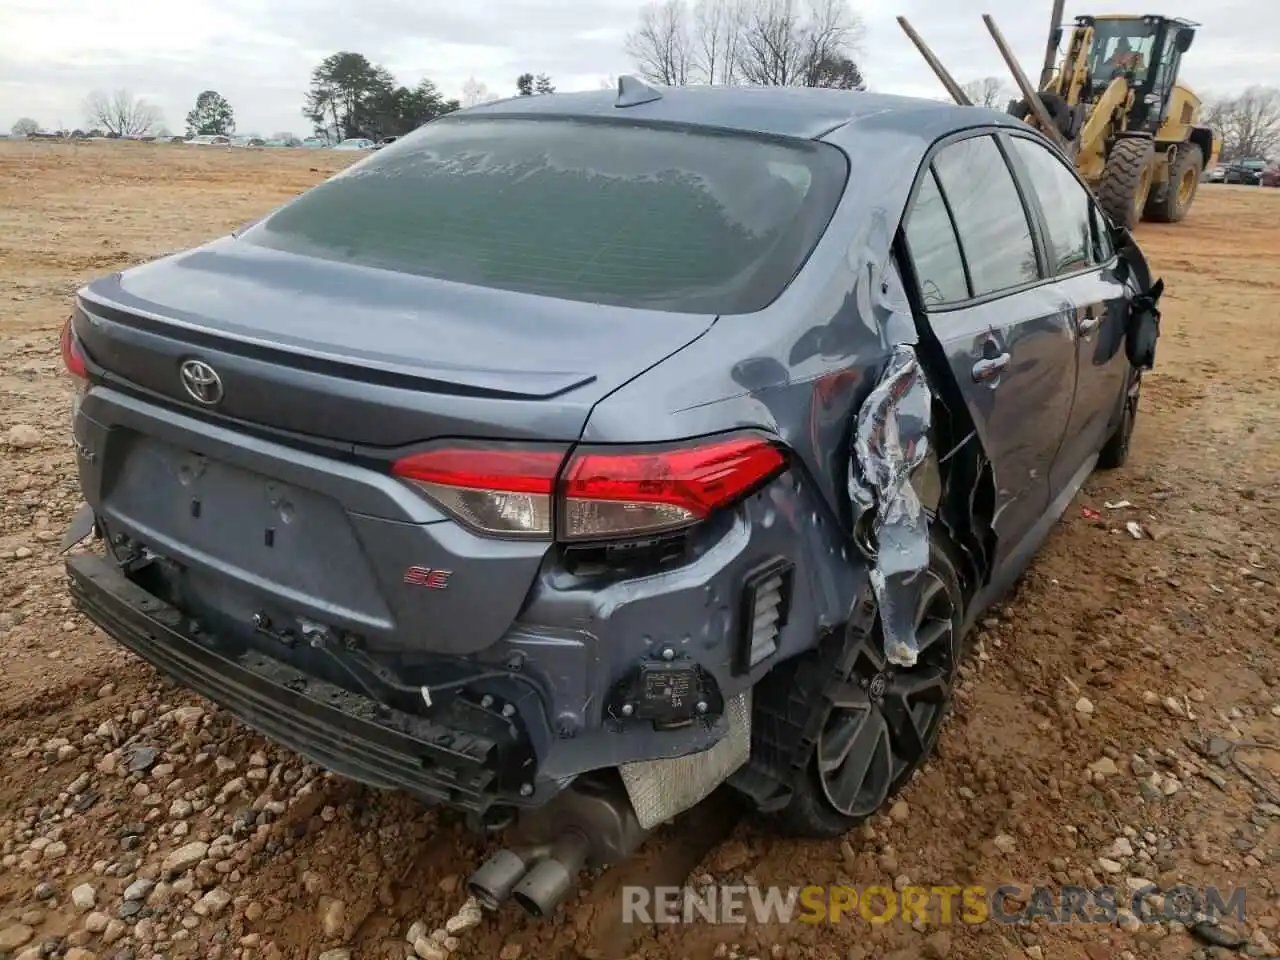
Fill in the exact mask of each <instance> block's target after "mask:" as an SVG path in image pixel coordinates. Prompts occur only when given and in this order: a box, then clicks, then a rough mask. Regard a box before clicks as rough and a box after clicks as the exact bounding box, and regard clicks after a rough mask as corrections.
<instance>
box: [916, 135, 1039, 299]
mask: <svg viewBox="0 0 1280 960" xmlns="http://www.w3.org/2000/svg"><path fill="white" fill-rule="evenodd" d="M933 166H934V170H935V171H936V172H937V175H938V182H939V184H940V185H941V186H942V192H943V193H944V194H945V195H946V198H947V203H949V204H950V205H951V214H952V216H953V217H954V218H955V224H956V232H957V233H958V234H959V236H960V246H961V248H962V249H963V251H964V259H965V263H967V264H968V265H969V280H970V282H971V284H972V287H973V295H974V296H975V297H981V296H983V295H985V294H989V293H995V292H996V291H999V290H1008V289H1010V288H1012V287H1018V286H1021V285H1023V284H1026V283H1031V282H1033V281H1035V280H1038V279H1040V265H1039V263H1038V261H1037V259H1036V248H1035V243H1034V242H1033V241H1032V239H1031V224H1030V222H1029V221H1028V220H1027V214H1026V211H1025V210H1024V209H1023V207H1022V198H1021V197H1019V196H1018V188H1017V186H1016V185H1015V184H1014V181H1013V175H1012V174H1011V173H1010V172H1009V165H1008V164H1007V163H1005V159H1004V154H1003V153H1001V152H1000V148H999V147H998V146H997V145H996V141H995V139H994V138H992V137H990V136H980V137H970V138H969V139H967V140H961V141H960V142H959V143H955V144H952V145H950V146H948V147H945V148H943V149H942V151H941V152H939V154H938V156H937V157H936V158H935V159H934V161H933Z"/></svg>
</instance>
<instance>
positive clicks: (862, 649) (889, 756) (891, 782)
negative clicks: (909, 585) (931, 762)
mask: <svg viewBox="0 0 1280 960" xmlns="http://www.w3.org/2000/svg"><path fill="white" fill-rule="evenodd" d="M922 576H923V577H924V584H923V586H922V588H921V595H920V602H919V604H918V607H917V611H916V643H917V646H918V648H919V658H918V660H917V661H916V664H915V666H913V667H896V666H894V665H893V664H891V663H889V661H888V660H887V659H886V658H885V655H884V652H883V650H882V649H881V647H882V642H881V633H880V631H879V630H875V631H873V632H872V633H871V635H870V636H869V637H867V639H866V640H864V641H863V642H862V643H861V644H860V645H859V649H858V650H857V653H856V656H855V659H854V663H853V668H852V670H851V671H850V673H849V676H848V678H847V679H846V680H845V681H844V682H843V683H842V684H840V685H839V686H838V687H837V688H836V689H835V690H834V691H833V692H832V694H831V695H830V700H831V712H830V714H829V716H828V717H827V721H826V723H825V724H824V726H823V729H822V732H821V733H820V734H819V737H818V743H817V746H816V748H815V757H814V762H815V766H816V771H817V774H818V780H819V783H820V784H821V786H822V792H823V795H824V796H825V798H826V801H827V803H828V804H830V806H831V808H832V809H833V810H834V811H835V812H837V813H839V814H840V815H841V816H843V817H849V818H851V819H855V820H861V819H863V818H865V817H868V816H870V815H871V814H873V813H875V812H876V811H877V810H878V809H880V807H882V806H883V805H884V803H885V801H886V800H888V799H889V797H890V796H892V795H893V794H894V793H895V792H896V791H897V790H898V789H899V788H900V787H901V786H902V785H903V784H904V783H905V782H906V779H907V777H909V776H910V775H911V772H912V771H913V770H915V769H916V767H918V766H919V765H920V763H921V762H922V761H923V760H924V759H925V758H926V757H927V756H928V754H929V752H930V751H931V750H932V748H933V744H934V741H935V740H937V737H938V732H939V729H940V728H941V725H942V720H943V718H944V716H945V715H946V710H947V705H948V703H949V701H950V699H951V690H952V686H953V684H954V682H955V672H956V651H957V648H958V643H957V637H956V622H957V619H958V616H957V614H958V611H957V610H956V603H955V597H954V596H953V594H952V592H951V591H950V590H948V589H947V584H946V582H945V581H944V580H943V578H942V577H941V576H940V575H939V574H938V573H937V572H936V571H934V570H932V569H930V570H928V571H926V572H925V573H924V574H923V575H922Z"/></svg>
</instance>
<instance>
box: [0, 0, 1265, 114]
mask: <svg viewBox="0 0 1280 960" xmlns="http://www.w3.org/2000/svg"><path fill="white" fill-rule="evenodd" d="M639 6H640V0H589V2H588V0H484V2H475V0H472V2H464V0H439V2H438V3H420V2H413V0H360V2H359V3H356V4H352V3H350V2H349V0H177V2H175V0H4V2H3V5H2V7H0V127H3V128H7V127H8V126H9V125H10V124H11V123H13V121H14V120H16V119H17V118H18V117H20V116H31V117H34V118H36V119H37V120H38V121H40V122H41V123H43V124H44V125H45V126H47V127H55V126H67V127H70V126H76V125H81V124H83V123H84V119H85V118H84V116H83V109H82V106H83V102H84V98H85V96H86V95H87V94H88V93H89V92H90V91H92V90H94V89H103V90H113V89H117V88H121V87H124V88H128V89H129V90H131V91H132V92H133V93H134V94H136V95H138V96H145V97H146V98H147V99H149V100H151V101H153V102H154V103H155V104H157V105H158V106H159V107H160V108H161V109H162V111H163V112H164V118H165V122H166V124H167V125H168V126H169V127H170V128H172V129H175V130H176V129H181V127H182V122H183V117H184V116H185V115H186V112H187V110H189V109H190V108H191V106H192V104H193V103H194V101H195V97H196V94H198V93H199V92H200V91H201V90H204V89H208V88H214V89H217V90H219V91H220V92H221V93H222V94H223V95H224V96H226V97H227V99H228V100H230V101H231V103H232V105H233V107H234V108H235V110H236V116H237V120H238V127H239V128H240V129H241V130H243V131H246V132H248V131H250V130H252V131H256V132H261V133H270V132H272V131H275V130H295V131H304V130H305V129H306V126H307V124H306V121H305V120H304V119H303V118H302V115H301V113H300V109H301V105H302V97H303V93H304V91H305V90H306V87H307V83H308V78H309V75H310V72H311V69H312V68H313V67H314V66H315V65H316V64H317V63H318V62H319V61H320V60H321V59H323V58H324V57H325V56H328V55H329V54H331V53H334V52H336V51H338V50H356V51H359V52H361V53H363V54H365V55H366V56H367V57H369V59H371V60H373V61H374V62H376V63H381V64H383V65H385V66H387V67H388V68H390V69H391V71H392V72H393V73H395V74H396V76H397V77H398V78H399V79H400V80H401V81H402V82H406V83H415V82H416V81H417V80H419V79H421V78H422V77H430V78H431V79H432V80H434V81H435V82H436V83H437V84H438V85H439V86H440V87H441V89H443V90H444V91H445V92H446V93H447V94H450V95H453V96H457V95H458V94H459V93H460V92H461V90H462V85H463V84H464V83H465V82H466V81H467V79H468V78H469V77H473V76H474V77H476V78H477V79H478V80H480V81H482V82H483V83H485V84H486V85H487V86H488V87H489V88H490V89H491V90H492V91H493V92H494V93H495V94H502V95H509V94H512V93H514V92H515V89H514V86H515V78H516V76H517V75H519V74H520V73H523V72H524V71H526V70H528V71H532V72H535V73H547V74H550V75H551V76H552V77H553V78H554V80H555V82H556V85H557V86H558V87H559V88H560V89H561V90H572V89H595V88H597V87H598V86H599V83H600V80H601V79H602V78H603V77H607V76H616V75H618V74H619V73H625V72H626V71H627V70H628V69H629V67H630V64H629V61H628V59H627V56H626V53H625V50H624V38H625V35H626V32H627V31H628V30H629V29H630V28H631V27H632V25H633V24H634V22H635V20H636V15H637V11H638V9H639ZM854 7H855V9H857V10H858V11H859V12H860V13H861V14H862V15H863V17H864V19H865V21H866V24H867V34H866V38H865V41H864V49H863V55H862V57H861V60H862V63H863V65H864V72H865V74H866V76H867V77H868V79H869V80H870V82H871V85H872V87H873V89H876V90H883V91H888V92H894V93H905V94H914V95H923V96H932V97H936V96H943V91H942V88H941V86H940V85H939V84H938V83H937V81H936V80H935V79H934V78H933V75H932V74H931V73H930V72H929V70H928V68H927V67H926V66H925V65H924V62H923V61H922V60H921V58H920V56H919V54H918V53H917V52H916V50H915V49H914V48H913V47H912V46H911V44H910V43H909V41H908V40H907V39H906V37H905V36H904V35H903V34H902V32H901V30H899V28H898V26H897V24H896V23H895V22H894V17H895V15H897V14H899V13H901V14H904V15H906V16H907V17H909V18H910V19H911V21H912V23H913V24H914V25H915V27H916V28H917V29H918V30H919V31H920V32H921V33H922V34H923V35H924V37H925V39H926V40H927V41H928V42H929V44H930V45H931V46H932V47H933V48H934V49H935V51H936V52H937V53H938V55H939V56H940V57H941V58H942V59H943V61H944V62H945V63H946V64H947V65H948V67H949V68H950V69H951V71H952V73H954V74H955V75H956V77H957V78H958V79H960V80H961V82H964V81H967V80H970V79H975V78H978V77H983V76H999V77H1002V78H1003V77H1005V76H1006V71H1005V69H1004V64H1003V62H1002V61H1001V60H1000V58H999V56H998V55H997V53H996V50H995V46H994V44H992V42H991V38H990V37H989V36H988V34H987V32H986V29H985V28H984V26H983V24H982V19H981V16H980V14H981V13H982V12H983V10H985V11H986V12H990V13H991V14H993V15H994V16H995V17H996V19H997V21H998V22H999V24H1000V27H1001V29H1002V30H1003V31H1004V33H1005V35H1006V36H1007V37H1008V39H1009V41H1010V43H1011V44H1012V45H1013V46H1014V48H1015V50H1016V51H1017V53H1018V55H1019V57H1020V58H1021V59H1022V62H1023V64H1024V67H1025V69H1027V70H1028V71H1029V72H1030V73H1032V74H1034V73H1035V72H1037V71H1038V65H1039V61H1040V57H1041V55H1042V53H1043V42H1044V40H1043V38H1044V31H1045V29H1046V26H1047V19H1048V13H1049V11H1048V4H1047V3H1046V4H1044V5H1043V7H1042V6H1041V4H1039V3H1036V4H1026V3H1022V2H1018V0H988V2H987V4H986V6H985V7H984V8H981V9H979V8H968V5H967V4H964V3H957V2H954V0H900V2H898V3H893V4H890V3H888V2H883V0H872V2H868V3H858V2H857V0H855V2H854ZM1113 8H1117V9H1118V10H1119V11H1120V12H1126V11H1127V12H1135V13H1142V12H1146V8H1145V7H1144V6H1143V5H1142V4H1141V3H1139V2H1129V0H1108V3H1107V4H1106V12H1115V11H1114V10H1113ZM970 9H972V12H969V10H970ZM1099 9H1101V8H1099ZM1259 10H1260V8H1259V7H1258V6H1257V4H1256V2H1250V3H1249V4H1248V5H1247V6H1246V4H1245V3H1244V2H1242V0H1230V2H1225V3H1223V2H1220V3H1217V4H1215V5H1214V7H1213V9H1212V10H1210V11H1206V12H1205V13H1204V14H1202V16H1203V20H1204V26H1203V27H1202V28H1201V30H1200V34H1199V36H1197V38H1196V42H1195V45H1194V46H1193V47H1192V50H1191V51H1190V53H1189V54H1188V56H1187V58H1186V61H1185V66H1184V70H1183V75H1184V78H1185V79H1186V81H1187V82H1189V83H1190V84H1192V85H1193V87H1195V88H1196V89H1198V90H1201V92H1207V91H1219V90H1221V91H1229V90H1235V89H1239V88H1242V87H1244V86H1246V85H1248V84H1251V83H1264V84H1271V85H1278V86H1280V58H1277V57H1276V56H1275V54H1274V51H1275V50H1276V49H1277V48H1278V47H1280V19H1277V18H1274V17H1267V16H1262V15H1260V14H1259ZM1070 12H1076V11H1074V9H1073V10H1072V11H1069V13H1070Z"/></svg>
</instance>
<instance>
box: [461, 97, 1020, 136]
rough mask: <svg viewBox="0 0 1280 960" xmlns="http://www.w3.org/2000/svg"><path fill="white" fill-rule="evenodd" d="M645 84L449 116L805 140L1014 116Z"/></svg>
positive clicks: (918, 103) (902, 100)
mask: <svg viewBox="0 0 1280 960" xmlns="http://www.w3.org/2000/svg"><path fill="white" fill-rule="evenodd" d="M653 89H654V90H656V91H658V92H660V93H661V97H660V98H659V99H655V100H650V101H649V102H647V103H638V104H635V105H633V106H627V107H618V106H615V104H616V102H617V100H618V96H617V93H616V92H615V91H612V90H593V91H590V92H586V93H557V94H554V95H549V96H533V97H511V98H509V99H506V100H496V101H493V102H491V103H486V104H481V105H479V106H476V107H471V108H469V109H467V110H461V111H458V113H457V114H455V116H486V115H488V116H494V117H498V116H502V117H546V116H563V117H567V118H572V117H580V118H605V117H609V118H616V119H619V120H621V119H627V118H631V119H636V120H647V121H651V122H666V123H679V124H688V125H693V126H703V127H714V128H720V129H727V130H739V131H742V132H746V133H756V134H764V135H768V136H780V137H802V138H804V139H810V140H813V139H819V138H821V137H823V136H824V135H826V134H828V133H830V132H831V131H833V130H836V129H838V128H840V127H842V126H844V125H846V124H848V123H852V122H856V121H858V120H860V119H863V118H867V117H872V116H878V117H884V115H886V114H894V115H896V117H895V119H896V120H898V121H900V122H901V123H904V124H906V125H907V126H908V127H909V128H910V129H911V130H912V132H915V133H920V134H925V135H932V136H940V135H942V134H944V133H946V132H948V131H950V130H960V129H964V128H966V127H972V126H976V125H978V124H999V125H1010V126H1012V125H1015V124H1018V123H1019V121H1017V120H1015V119H1014V118H1013V117H1011V116H1009V115H1008V114H1005V113H999V112H997V111H995V110H987V109H984V108H982V107H961V106H957V105H956V104H953V103H947V102H944V101H939V100H927V99H924V98H919V97H902V96H897V95H894V94H887V93H866V92H861V91H856V90H833V89H826V88H814V87H710V86H691V87H660V88H659V87H655V88H653ZM978 114H982V115H983V116H981V117H979V116H978ZM895 125H896V124H895ZM1023 126H1025V124H1023Z"/></svg>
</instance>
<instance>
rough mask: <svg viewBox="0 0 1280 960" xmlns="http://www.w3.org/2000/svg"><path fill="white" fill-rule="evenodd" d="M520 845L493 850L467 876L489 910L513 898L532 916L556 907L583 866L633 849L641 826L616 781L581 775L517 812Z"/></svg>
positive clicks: (641, 833) (618, 858) (596, 864)
mask: <svg viewBox="0 0 1280 960" xmlns="http://www.w3.org/2000/svg"><path fill="white" fill-rule="evenodd" d="M516 833H517V836H518V837H519V845H518V846H512V847H506V848H504V849H502V850H499V851H498V852H497V853H495V854H493V856H491V857H490V858H489V859H488V860H486V861H485V862H484V863H483V864H482V865H481V866H480V868H479V869H478V870H476V872H475V873H473V874H471V876H470V877H468V878H467V892H468V893H470V894H471V895H472V896H473V897H475V898H476V901H477V902H478V903H479V904H480V905H481V906H482V907H485V908H487V909H489V910H496V909H497V908H498V907H499V906H501V905H502V904H503V903H504V902H505V901H506V900H508V899H514V900H515V901H516V902H517V903H519V904H520V906H522V907H523V908H524V909H525V910H527V911H528V912H529V913H531V914H532V915H533V916H535V917H546V916H549V915H550V914H551V913H552V912H554V911H555V909H556V907H557V906H559V904H560V903H561V901H563V900H564V898H565V896H567V895H568V893H569V892H570V891H571V890H572V889H573V887H574V884H576V883H577V881H578V874H580V873H581V872H582V870H583V869H584V868H585V867H593V868H594V867H606V866H609V865H610V864H612V863H618V862H620V861H622V860H624V859H626V858H627V857H629V856H631V854H632V853H633V852H634V851H635V849H636V848H637V847H638V846H640V844H641V842H642V841H643V840H644V838H645V837H646V836H648V834H649V831H648V830H646V829H644V828H643V827H641V826H640V821H639V820H638V818H637V817H636V812H635V809H634V808H633V807H632V805H631V800H630V798H629V797H628V796H627V793H626V791H625V789H624V788H623V787H622V784H621V782H620V781H614V780H610V779H608V778H596V777H583V778H581V779H580V780H579V782H577V783H575V784H574V785H573V786H572V787H570V788H568V789H567V790H565V791H564V792H563V793H561V794H560V795H559V796H557V797H556V798H555V799H554V800H552V801H551V802H550V803H549V804H547V805H546V806H544V807H539V808H536V809H532V810H525V811H522V812H521V813H520V816H519V820H518V821H517V824H516Z"/></svg>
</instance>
